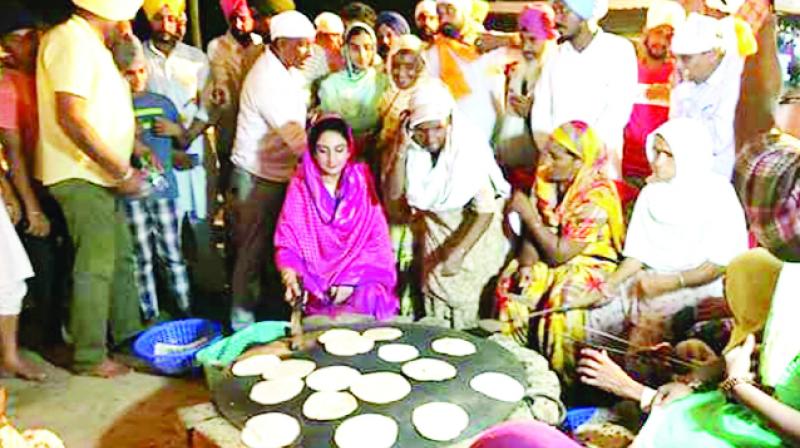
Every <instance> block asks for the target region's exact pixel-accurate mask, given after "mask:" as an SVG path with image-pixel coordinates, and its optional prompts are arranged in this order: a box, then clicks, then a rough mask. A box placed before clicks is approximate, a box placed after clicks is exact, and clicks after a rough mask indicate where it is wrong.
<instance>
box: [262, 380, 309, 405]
mask: <svg viewBox="0 0 800 448" xmlns="http://www.w3.org/2000/svg"><path fill="white" fill-rule="evenodd" d="M304 386H305V385H304V384H303V380H301V379H300V378H282V379H279V380H268V381H261V382H258V383H256V384H255V385H254V386H253V388H252V389H250V399H251V400H253V401H255V402H256V403H259V404H265V405H273V404H278V403H283V402H285V401H289V400H291V399H292V398H294V397H296V396H298V395H300V392H302V391H303V387H304Z"/></svg>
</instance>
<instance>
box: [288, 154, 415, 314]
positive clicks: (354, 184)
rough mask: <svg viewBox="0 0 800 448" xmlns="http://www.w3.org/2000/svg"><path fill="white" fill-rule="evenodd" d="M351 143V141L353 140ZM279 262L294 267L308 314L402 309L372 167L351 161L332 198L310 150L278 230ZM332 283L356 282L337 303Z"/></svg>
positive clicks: (292, 184) (292, 186)
mask: <svg viewBox="0 0 800 448" xmlns="http://www.w3.org/2000/svg"><path fill="white" fill-rule="evenodd" d="M351 147H352V145H351ZM275 263H276V264H277V266H278V268H279V269H284V268H290V269H293V270H294V271H295V272H297V273H298V275H299V276H300V278H301V279H302V286H303V288H304V289H305V290H306V291H308V293H309V301H308V303H307V304H306V313H307V314H310V315H311V314H327V315H336V314H339V313H342V312H348V313H358V314H366V315H372V316H374V317H375V318H376V319H380V320H383V319H386V318H390V317H393V316H395V315H396V314H397V312H398V309H399V301H398V299H397V296H396V294H395V285H396V282H397V274H396V272H395V260H394V254H393V252H392V244H391V240H390V239H389V227H388V225H387V223H386V217H385V215H384V213H383V209H382V208H381V205H380V201H379V200H378V196H377V194H376V192H375V186H374V181H373V179H372V175H371V174H370V171H369V168H368V167H367V165H365V164H363V163H359V162H353V161H352V159H351V161H350V162H348V164H347V166H346V167H345V169H344V171H343V172H342V176H341V179H340V180H339V186H338V188H337V191H336V195H335V197H333V196H331V194H330V193H329V192H328V190H327V189H326V188H325V186H324V184H323V183H322V177H321V174H320V171H319V168H318V167H317V164H316V162H315V161H314V158H313V157H312V155H311V153H310V152H306V154H305V155H304V156H303V159H302V162H301V163H300V165H299V166H298V168H297V171H296V172H295V175H294V176H293V177H292V179H291V181H290V182H289V187H288V190H287V192H286V199H285V201H284V204H283V209H282V210H281V215H280V217H279V220H278V226H277V230H276V232H275ZM332 286H354V287H355V291H354V293H353V295H352V296H351V297H350V298H349V299H348V300H347V301H346V302H345V303H343V304H340V305H334V304H333V302H332V300H331V298H330V297H329V296H328V291H329V290H330V288H331V287H332Z"/></svg>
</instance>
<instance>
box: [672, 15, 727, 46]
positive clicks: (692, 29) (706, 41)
mask: <svg viewBox="0 0 800 448" xmlns="http://www.w3.org/2000/svg"><path fill="white" fill-rule="evenodd" d="M724 42H725V41H724V34H723V32H722V28H721V27H720V23H719V21H718V20H717V19H715V18H713V17H709V16H704V15H702V14H698V13H696V12H693V13H691V14H689V17H687V18H686V22H685V23H684V24H683V25H681V26H680V27H679V28H678V29H676V30H675V35H674V36H673V37H672V53H674V54H676V55H692V54H700V53H705V52H707V51H711V50H713V49H715V48H723V47H724Z"/></svg>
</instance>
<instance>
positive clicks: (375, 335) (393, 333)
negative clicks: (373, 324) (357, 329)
mask: <svg viewBox="0 0 800 448" xmlns="http://www.w3.org/2000/svg"><path fill="white" fill-rule="evenodd" d="M362 335H363V336H364V337H366V338H369V339H372V340H373V341H375V342H384V341H394V340H395V339H398V338H400V336H402V335H403V332H402V331H401V330H400V329H399V328H392V327H379V328H370V329H369V330H367V331H365V332H364V333H362Z"/></svg>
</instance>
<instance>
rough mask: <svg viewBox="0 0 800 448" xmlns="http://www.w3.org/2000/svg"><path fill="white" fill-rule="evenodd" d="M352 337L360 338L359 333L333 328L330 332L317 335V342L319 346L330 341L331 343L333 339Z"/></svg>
mask: <svg viewBox="0 0 800 448" xmlns="http://www.w3.org/2000/svg"><path fill="white" fill-rule="evenodd" d="M353 336H361V333H359V332H357V331H355V330H350V329H348V328H333V329H330V330H328V331H326V332H324V333H322V334H321V335H319V337H318V338H317V340H318V341H319V342H320V343H321V344H327V343H328V342H330V341H332V340H334V339H338V338H350V337H353Z"/></svg>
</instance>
